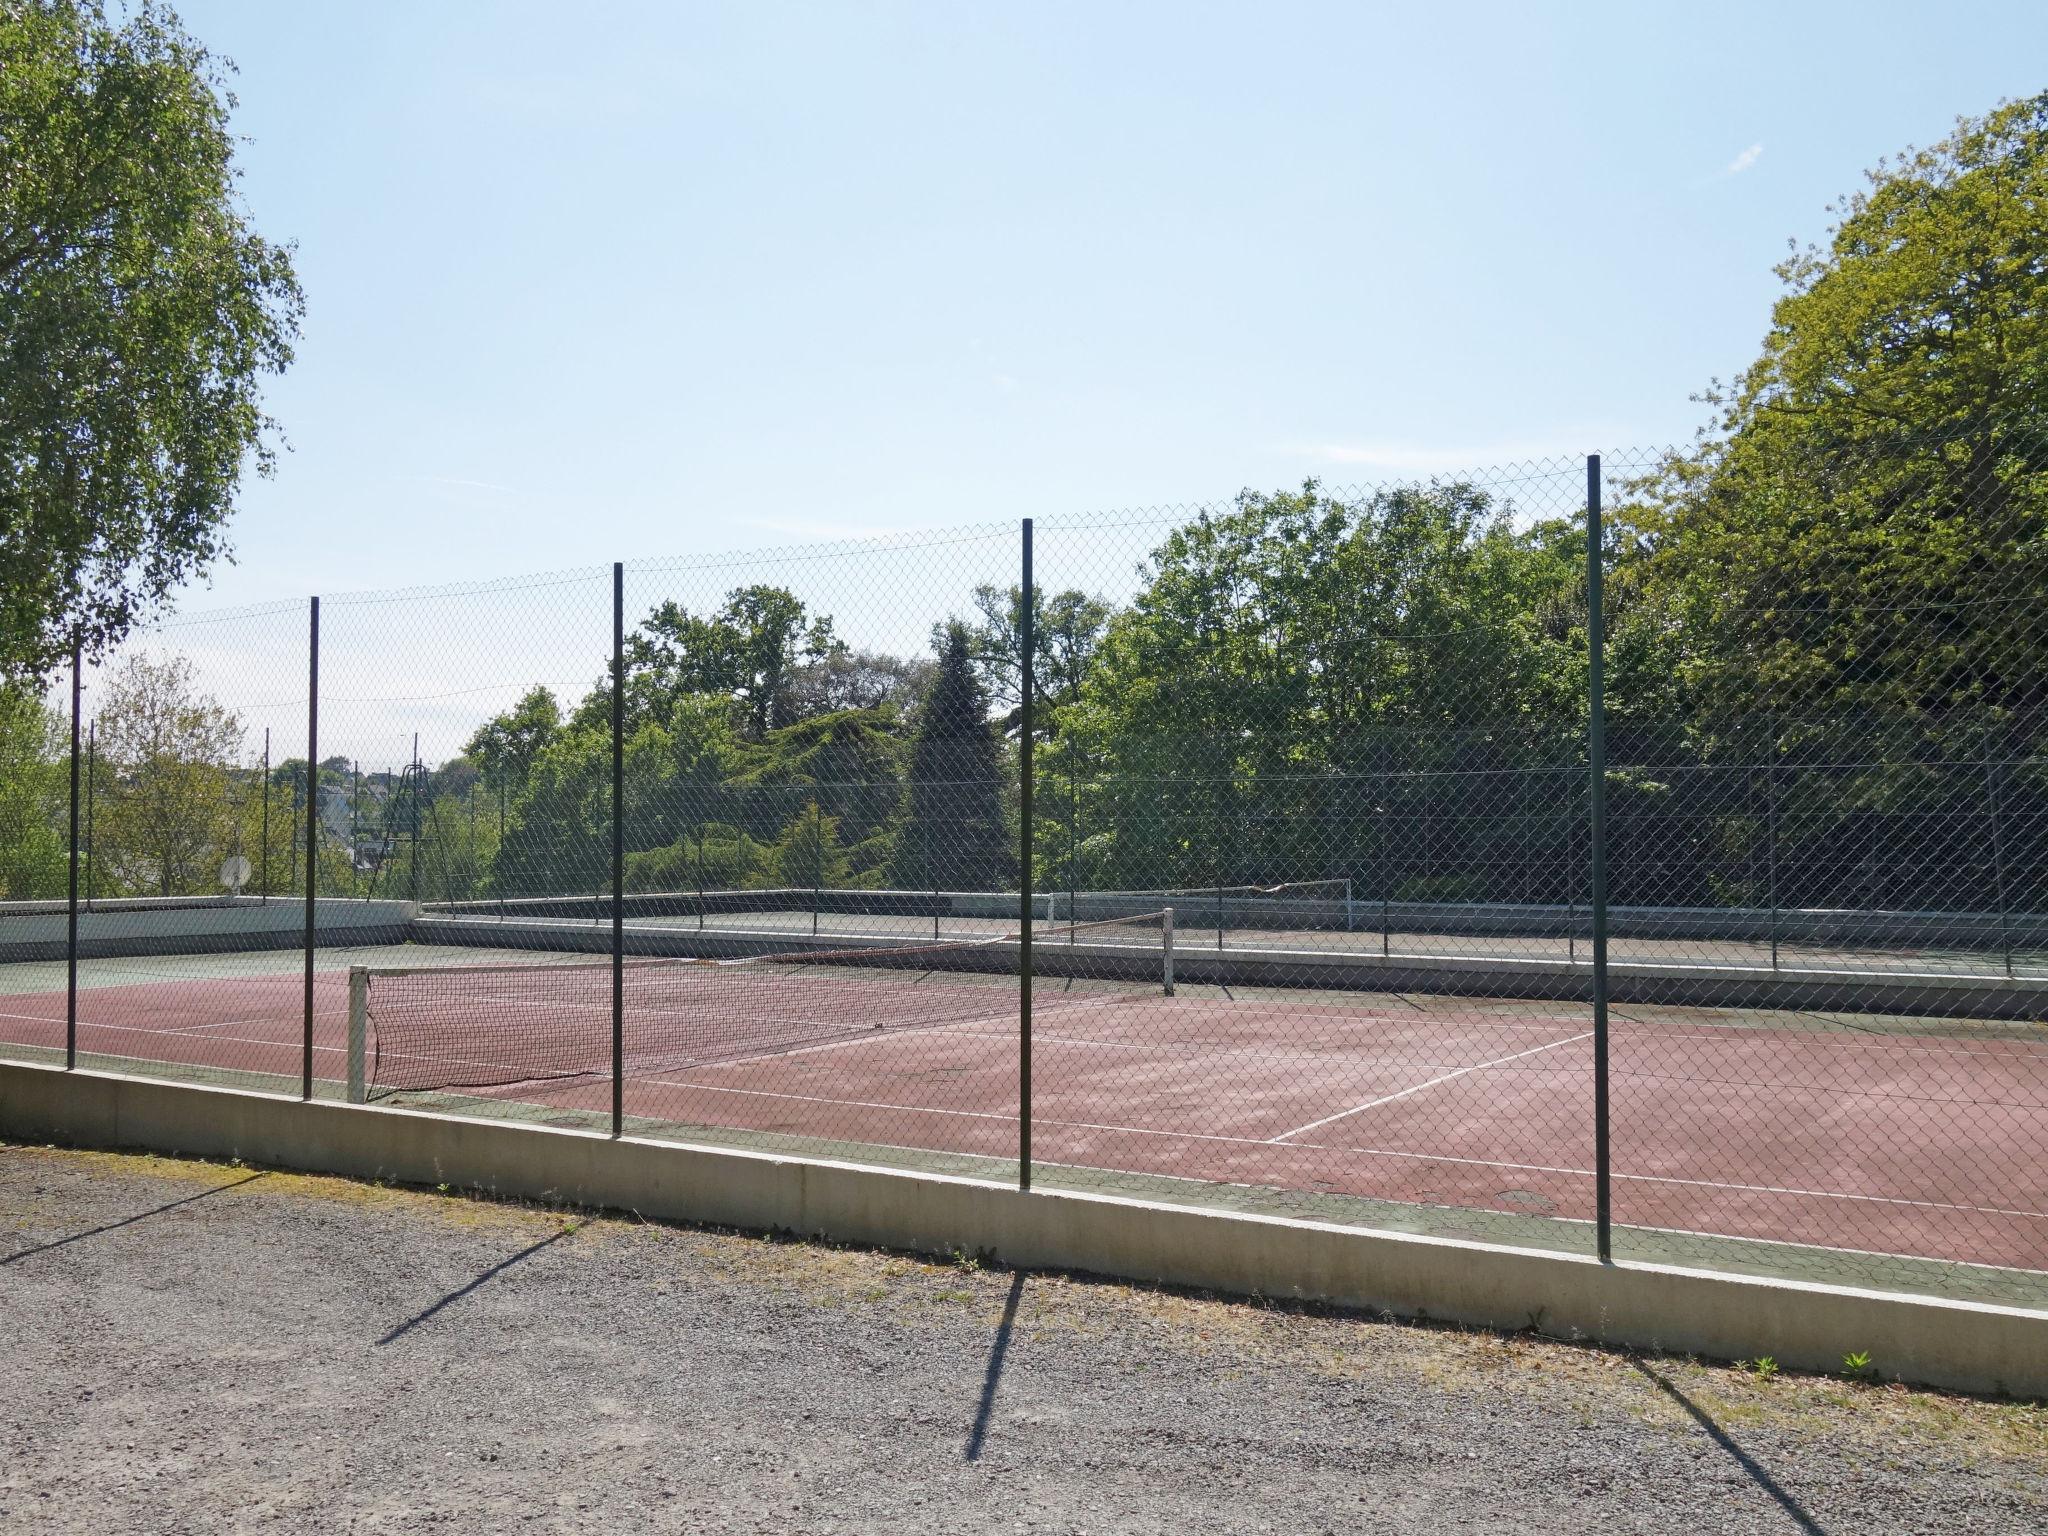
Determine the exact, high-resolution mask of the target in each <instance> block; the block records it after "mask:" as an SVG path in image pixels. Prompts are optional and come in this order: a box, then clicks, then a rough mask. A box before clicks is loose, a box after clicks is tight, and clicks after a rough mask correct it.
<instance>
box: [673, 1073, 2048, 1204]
mask: <svg viewBox="0 0 2048 1536" xmlns="http://www.w3.org/2000/svg"><path fill="white" fill-rule="evenodd" d="M1559 1043H1560V1044H1562V1043H1564V1042H1562V1041H1560V1042H1559ZM636 1081H638V1082H645V1083H657V1084H660V1085H661V1086H662V1087H665V1088H683V1089H687V1090H691V1091H694V1092H698V1093H727V1094H735V1095H738V1096H741V1097H744V1098H758V1099H785V1100H788V1101H790V1102H792V1103H798V1104H830V1105H833V1106H835V1107H837V1108H842V1109H886V1110H889V1111H891V1112H892V1113H895V1114H906V1115H947V1116H950V1117H952V1118H954V1119H959V1120H1001V1121H1004V1122H1007V1123H1009V1124H1012V1125H1014V1124H1015V1123H1016V1121H1017V1117H1016V1116H1015V1115H1014V1114H1001V1113H998V1112H996V1111H994V1110H985V1109H939V1108H936V1107H935V1106H932V1105H929V1104H883V1103H878V1102H876V1101H873V1100H869V1099H835V1098H830V1097H828V1096H826V1095H823V1094H815V1093H782V1092H778V1091H776V1090H774V1089H768V1088H722V1087H719V1086H718V1085H716V1084H714V1083H692V1082H686V1081H680V1080H678V1079H675V1078H664V1077H644V1078H638V1079H636ZM1036 1123H1037V1124H1039V1125H1053V1126H1060V1127H1062V1128H1064V1129H1067V1130H1077V1131H1109V1132H1113V1133H1114V1134H1116V1135H1119V1136H1157V1137H1164V1138H1166V1139H1168V1140H1172V1141H1214V1142H1222V1143H1225V1144H1227V1145H1231V1146H1240V1147H1270V1146H1274V1145H1276V1143H1275V1142H1273V1141H1271V1140H1269V1139H1266V1138H1262V1137H1256V1136H1225V1135H1220V1134H1218V1133H1216V1132H1213V1131H1162V1130H1156V1129H1153V1128H1151V1127H1149V1126H1141V1125H1104V1124H1100V1123H1098V1122H1096V1121H1092V1120H1054V1119H1048V1118H1047V1117H1045V1116H1043V1115H1040V1116H1038V1117H1037V1120H1036ZM739 1129H746V1127H739ZM842 1139H847V1138H842ZM1277 1145H1283V1146H1285V1147H1286V1148H1287V1149H1288V1150H1289V1151H1300V1152H1344V1153H1349V1154H1351V1155H1352V1156H1355V1157H1383V1158H1390V1159H1395V1160H1399V1161H1405V1162H1413V1163H1449V1164H1452V1165H1454V1166H1458V1167H1464V1168H1493V1169H1498V1170H1501V1171H1502V1172H1506V1173H1557V1174H1566V1175H1569V1176H1571V1177H1573V1178H1582V1179H1590V1178H1592V1177H1593V1170H1592V1169H1591V1168H1566V1167H1558V1166H1555V1165H1553V1164H1549V1163H1514V1162H1503V1161H1501V1160H1499V1159H1497V1158H1490V1157H1454V1156H1451V1155H1450V1154H1448V1153H1442V1152H1396V1151H1393V1150H1392V1149H1390V1148H1385V1147H1345V1146H1332V1145H1330V1144H1329V1143H1328V1142H1316V1141H1305V1142H1304V1141H1297V1142H1285V1143H1277ZM911 1150H917V1151H931V1150H936V1149H933V1148H913V1149H911ZM1068 1166H1071V1167H1077V1168H1082V1167H1086V1168H1093V1169H1095V1170H1096V1171H1098V1172H1110V1173H1115V1172H1130V1173H1144V1172H1145V1171H1146V1170H1145V1169H1142V1168H1133V1169H1123V1170H1119V1169H1113V1168H1104V1167H1103V1165H1101V1164H1099V1163H1075V1164H1070V1165H1068ZM1614 1177H1615V1178H1616V1179H1625V1180H1627V1181H1629V1182H1631V1183H1635V1184H1675V1185H1678V1186H1681V1187H1683V1188H1687V1189H1716V1190H1729V1191H1734V1192H1738V1193H1745V1194H1762V1195H1797V1196H1801V1197H1803V1198H1807V1199H1814V1200H1856V1201H1860V1202H1862V1203H1864V1204H1867V1205H1903V1206H1909V1207H1913V1208H1915V1209H1920V1210H1932V1211H1961V1212H1966V1213H1969V1214H1972V1215H1979V1216H2021V1217H2027V1218H2029V1219H2032V1220H2035V1221H2048V1211H2029V1210H2015V1209H2009V1208H2007V1207H2005V1206H1997V1205H1959V1204H1956V1203H1954V1202H1952V1201H1947V1200H1915V1199H1910V1198H1908V1197H1906V1196H1903V1195H1858V1194H1850V1193H1848V1192H1847V1191H1844V1190H1838V1189H1800V1188H1798V1187H1796V1186H1789V1185H1776V1184H1730V1183H1726V1182H1724V1181H1722V1180H1718V1179H1680V1178H1673V1177H1671V1176H1670V1175H1668V1174H1655V1173H1617V1174H1615V1175H1614ZM1759 1241H1771V1239H1759Z"/></svg>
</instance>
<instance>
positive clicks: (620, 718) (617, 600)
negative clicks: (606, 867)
mask: <svg viewBox="0 0 2048 1536" xmlns="http://www.w3.org/2000/svg"><path fill="white" fill-rule="evenodd" d="M611 810H612V818H611V819H612V1135H613V1136H614V1137H617V1136H619V1135H621V1134H622V1133H623V1132H624V1130H625V1124H626V566H625V562H624V561H617V560H615V561H613V562H612V806H611Z"/></svg>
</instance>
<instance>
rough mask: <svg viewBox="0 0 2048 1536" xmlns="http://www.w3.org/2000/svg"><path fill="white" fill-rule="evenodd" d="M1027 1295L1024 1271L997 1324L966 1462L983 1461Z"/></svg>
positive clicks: (1012, 1283)
mask: <svg viewBox="0 0 2048 1536" xmlns="http://www.w3.org/2000/svg"><path fill="white" fill-rule="evenodd" d="M1023 1296H1024V1272H1023V1271H1022V1270H1021V1269H1020V1270H1018V1271H1017V1272H1016V1273H1015V1274H1013V1275H1011V1276H1010V1294H1009V1295H1008V1296H1006V1297H1004V1298H1003V1320H1002V1321H1001V1322H1000V1323H998V1324H996V1336H995V1341H994V1342H993V1343H992V1344H990V1345H989V1350H988V1368H987V1369H986V1370H985V1371H983V1372H982V1376H981V1406H980V1407H978V1408H977V1409H976V1410H975V1413H974V1428H973V1430H972V1431H971V1432H970V1433H969V1434H968V1436H967V1452H966V1456H965V1459H966V1460H968V1461H979V1460H980V1459H981V1446H982V1442H983V1441H984V1440H986V1439H987V1438H988V1421H989V1417H990V1415H992V1414H993V1413H994V1412H995V1406H996V1385H997V1383H999V1382H1000V1381H1001V1380H1002V1379H1003V1365H1004V1363H1005V1361H1006V1360H1007V1359H1008V1358H1009V1353H1010V1333H1011V1331H1012V1330H1013V1329H1014V1328H1015V1327H1016V1326H1017V1303H1018V1302H1019V1301H1021V1300H1022V1299H1023Z"/></svg>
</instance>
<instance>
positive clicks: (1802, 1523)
mask: <svg viewBox="0 0 2048 1536" xmlns="http://www.w3.org/2000/svg"><path fill="white" fill-rule="evenodd" d="M1631 1363H1632V1364H1633V1365H1634V1366H1635V1368H1636V1369H1637V1370H1638V1371H1641V1372H1642V1373H1643V1374H1644V1375H1645V1376H1647V1377H1649V1378H1650V1381H1651V1383H1652V1384H1653V1385H1654V1386H1655V1387H1656V1388H1657V1390H1658V1391H1659V1392H1662V1393H1663V1394H1664V1395H1665V1396H1666V1397H1668V1398H1670V1399H1671V1400H1672V1401H1673V1402H1674V1403H1676V1404H1678V1406H1679V1407H1681V1408H1683V1409H1684V1410H1685V1411H1686V1412H1687V1413H1689V1414H1691V1415H1692V1420H1693V1422H1694V1423H1695V1424H1697V1425H1699V1427H1700V1428H1701V1429H1703V1430H1705V1431H1706V1432H1707V1434H1708V1435H1709V1436H1710V1437H1711V1438H1712V1439H1713V1442H1714V1443H1715V1444H1716V1445H1718V1446H1720V1447H1721V1449H1722V1450H1724V1451H1726V1452H1727V1453H1728V1454H1729V1455H1730V1456H1733V1457H1734V1458H1735V1460H1736V1463H1737V1464H1738V1465H1739V1466H1740V1467H1741V1468H1742V1470H1743V1471H1745V1472H1747V1473H1748V1474H1749V1476H1750V1480H1751V1481H1752V1482H1754V1483H1755V1484H1756V1485H1757V1486H1758V1487H1759V1488H1761V1489H1763V1491H1764V1492H1765V1493H1768V1494H1769V1495H1770V1496H1771V1497H1772V1498H1773V1499H1774V1500H1776V1501H1777V1505H1778V1507H1779V1508H1780V1509H1782V1510H1784V1511H1785V1513H1786V1514H1788V1515H1790V1516H1791V1517H1792V1520H1793V1523H1794V1524H1796V1525H1797V1526H1798V1527H1799V1529H1800V1530H1802V1531H1805V1532H1807V1533H1808V1536H1827V1531H1826V1530H1825V1529H1824V1528H1823V1527H1822V1526H1821V1524H1820V1522H1819V1521H1817V1520H1815V1519H1814V1518H1813V1516H1812V1515H1810V1514H1808V1513H1807V1512H1806V1507H1805V1506H1804V1505H1802V1504H1801V1503H1800V1502H1799V1501H1798V1500H1797V1499H1795V1498H1793V1497H1792V1495H1791V1494H1789V1493H1787V1492H1786V1491H1785V1489H1784V1487H1783V1485H1782V1484H1780V1483H1779V1482H1778V1480H1777V1479H1776V1478H1774V1477H1772V1476H1771V1474H1770V1473H1769V1472H1768V1471H1766V1470H1765V1469H1764V1466H1763V1463H1762V1462H1760V1461H1758V1460H1757V1459H1756V1458H1755V1457H1754V1456H1751V1455H1750V1454H1749V1452H1747V1451H1745V1450H1744V1449H1743V1448H1742V1447H1741V1446H1740V1445H1737V1444H1736V1443H1735V1438H1734V1436H1732V1435H1730V1434H1729V1433H1728V1431H1727V1430H1725V1429H1723V1428H1722V1427H1721V1426H1720V1425H1719V1424H1716V1423H1715V1422H1714V1419H1713V1415H1711V1414H1709V1413H1708V1412H1707V1411H1706V1409H1704V1408H1702V1407H1700V1405H1699V1404H1698V1403H1695V1402H1694V1401H1693V1400H1692V1399H1691V1398H1689V1397H1687V1396H1686V1395H1685V1394H1684V1393H1683V1392H1681V1391H1679V1390H1678V1388H1677V1387H1676V1386H1674V1385H1673V1384H1672V1383H1671V1382H1670V1381H1668V1380H1666V1379H1665V1378H1664V1377H1662V1376H1660V1375H1658V1374H1657V1373H1656V1372H1655V1371H1653V1370H1652V1369H1650V1367H1649V1366H1647V1365H1645V1364H1644V1363H1643V1362H1642V1361H1640V1360H1636V1361H1633V1362H1631Z"/></svg>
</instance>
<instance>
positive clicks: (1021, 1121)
mask: <svg viewBox="0 0 2048 1536" xmlns="http://www.w3.org/2000/svg"><path fill="white" fill-rule="evenodd" d="M1022 541H1023V542H1022V550H1021V553H1022V565H1023V571H1022V576H1023V579H1022V581H1021V582H1020V584H1019V588H1018V591H1019V601H1018V608H1019V610H1020V614H1019V623H1018V646H1017V649H1018V667H1017V699H1018V711H1017V717H1018V722H1019V723H1018V732H1017V774H1018V779H1017V789H1018V816H1017V910H1018V913H1019V914H1020V916H1021V917H1022V918H1023V923H1022V926H1021V927H1020V929H1019V931H1018V938H1017V1188H1018V1189H1020V1190H1029V1189H1030V1188H1031V927H1032V924H1031V845H1032V809H1033V807H1032V788H1033V786H1032V782H1031V779H1032V762H1031V749H1032V736H1033V735H1034V734H1035V732H1036V730H1037V720H1036V719H1035V711H1036V705H1037V699H1036V696H1035V694H1036V690H1035V689H1034V688H1033V686H1032V673H1033V666H1032V662H1033V659H1034V652H1035V651H1036V648H1037V646H1036V642H1037V635H1036V633H1035V631H1036V627H1037V626H1036V622H1035V621H1036V617H1037V609H1038V601H1037V599H1038V589H1037V587H1036V585H1035V584H1034V581H1033V578H1032V574H1031V519H1030V518H1028V517H1027V518H1025V519H1024V520H1023V528H1022Z"/></svg>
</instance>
